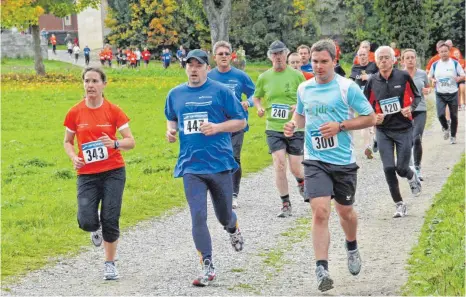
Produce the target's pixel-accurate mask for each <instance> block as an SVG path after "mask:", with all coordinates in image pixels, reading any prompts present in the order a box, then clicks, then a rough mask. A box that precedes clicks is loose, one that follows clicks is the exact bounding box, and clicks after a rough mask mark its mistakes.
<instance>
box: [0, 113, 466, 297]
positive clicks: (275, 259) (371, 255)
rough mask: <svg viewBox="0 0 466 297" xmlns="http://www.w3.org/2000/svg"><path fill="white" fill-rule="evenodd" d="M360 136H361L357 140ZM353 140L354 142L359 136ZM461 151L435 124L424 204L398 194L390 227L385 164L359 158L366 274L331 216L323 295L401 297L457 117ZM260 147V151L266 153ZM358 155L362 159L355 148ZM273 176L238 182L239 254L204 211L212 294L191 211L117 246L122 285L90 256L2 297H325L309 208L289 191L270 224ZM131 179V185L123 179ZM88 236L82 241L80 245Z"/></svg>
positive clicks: (428, 144) (130, 233)
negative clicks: (350, 266)
mask: <svg viewBox="0 0 466 297" xmlns="http://www.w3.org/2000/svg"><path fill="white" fill-rule="evenodd" d="M356 133H359V132H356ZM356 136H357V138H360V137H358V136H359V134H356ZM458 136H459V137H458V144H457V145H450V144H449V143H448V142H447V141H443V140H442V134H441V131H440V127H439V124H438V123H437V122H435V123H434V126H433V128H432V129H430V130H428V131H427V132H426V135H425V137H424V160H423V174H424V177H425V181H424V183H423V194H422V195H421V196H420V197H418V198H411V195H410V194H409V193H410V191H409V187H408V184H407V182H406V181H401V183H400V184H401V188H402V193H403V195H404V197H405V201H407V203H408V216H407V217H405V218H402V219H392V218H391V216H392V213H393V212H394V204H393V202H392V201H391V198H390V196H389V191H388V186H387V185H386V183H385V179H384V175H383V171H382V164H381V161H380V159H379V156H378V155H377V156H376V158H375V159H373V160H366V159H364V158H363V157H362V156H361V155H362V154H361V155H359V156H358V164H359V166H360V167H361V169H360V171H359V180H358V191H357V198H356V201H357V202H356V204H355V206H356V209H357V211H358V213H359V237H358V238H359V240H358V242H359V245H360V250H361V255H362V258H363V269H362V271H361V273H360V275H359V276H357V277H353V276H351V275H350V273H349V272H348V270H347V268H346V262H345V261H346V253H345V251H344V245H343V244H344V236H343V232H342V231H341V228H340V226H339V223H338V219H337V216H336V214H335V213H334V212H333V213H332V217H331V222H330V228H331V231H330V232H331V235H332V239H331V240H332V242H331V249H330V262H329V266H330V273H331V275H332V278H333V279H334V281H335V287H336V288H335V289H334V290H331V291H328V292H326V293H325V295H398V294H400V292H399V289H400V287H401V286H402V285H403V284H404V283H405V281H406V279H407V276H408V275H407V272H406V271H405V269H404V267H405V265H406V261H407V258H408V256H409V251H410V249H411V248H412V246H413V245H415V244H416V242H417V238H418V236H419V231H420V228H421V226H422V224H423V218H424V213H425V211H426V210H427V209H428V208H429V206H430V204H431V200H432V198H433V195H434V194H435V193H437V192H439V191H440V189H441V187H442V185H443V183H444V182H445V180H446V178H447V177H448V176H449V174H450V172H451V169H452V166H453V165H454V164H455V163H456V162H458V160H459V159H460V157H461V154H462V153H463V152H464V114H463V113H460V127H459V131H458ZM264 145H265V144H264ZM357 148H358V152H362V149H361V144H360V143H357ZM272 176H273V172H272V169H271V168H270V167H269V168H266V169H265V170H263V171H261V172H259V173H257V174H254V175H251V176H249V177H248V178H245V179H243V182H242V189H241V194H242V195H241V196H240V208H239V209H238V211H237V213H238V217H239V223H240V227H241V230H242V232H243V234H244V237H245V241H246V245H245V249H244V250H243V251H242V252H240V253H236V252H234V251H233V249H232V247H231V246H230V244H229V237H228V235H227V234H226V232H225V231H224V230H223V228H222V227H221V226H220V224H218V223H217V222H216V220H215V216H214V214H213V210H212V207H211V205H209V228H210V231H211V235H212V238H213V248H214V263H215V264H216V267H217V275H218V280H217V281H216V282H215V283H214V284H213V285H212V286H209V287H206V288H196V287H193V286H191V281H192V279H193V277H194V276H196V275H197V274H198V273H199V269H200V265H199V262H198V257H197V253H196V251H195V248H194V244H193V241H192V238H191V230H190V228H191V223H190V215H189V210H187V209H181V210H179V211H178V212H176V213H175V214H172V215H167V216H166V217H164V218H159V219H154V220H151V221H146V222H142V223H140V224H139V225H137V226H135V227H134V228H131V229H130V230H127V231H126V232H123V234H122V236H121V239H120V246H119V254H118V261H117V265H118V269H119V271H120V275H121V278H120V280H118V281H104V280H103V279H102V276H103V249H102V248H94V247H86V248H84V249H83V252H82V253H81V254H79V255H78V256H75V257H72V258H63V259H60V260H59V261H58V263H56V264H52V265H50V266H49V267H46V268H44V269H42V270H39V271H35V272H31V273H30V274H28V275H27V276H25V277H23V278H22V279H21V281H20V282H18V283H17V284H12V285H8V286H6V287H3V289H4V290H3V291H2V295H42V296H50V295H74V296H76V295H89V296H90V295H164V296H168V295H170V296H171V295H196V296H199V295H215V296H220V295H221V296H225V295H228V296H232V295H256V294H258V295H287V296H298V295H306V296H309V295H321V293H320V292H318V291H317V289H316V282H315V276H314V268H315V264H314V258H313V250H312V244H311V238H310V208H309V205H308V204H306V203H304V202H302V199H301V197H300V196H299V194H298V191H297V189H296V188H295V184H294V182H292V183H290V189H291V193H290V194H291V201H292V203H293V207H294V209H293V210H294V215H293V216H292V217H290V218H286V219H279V218H276V213H277V212H278V210H279V206H280V200H279V198H278V195H277V193H276V191H275V186H274V180H273V178H272ZM129 178H131V177H129ZM83 236H84V235H83Z"/></svg>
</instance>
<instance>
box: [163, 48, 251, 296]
mask: <svg viewBox="0 0 466 297" xmlns="http://www.w3.org/2000/svg"><path fill="white" fill-rule="evenodd" d="M186 61H187V67H186V74H187V76H188V83H185V84H181V85H179V86H177V87H175V88H174V89H172V90H170V92H169V93H168V96H167V101H166V104H165V116H166V118H167V133H166V138H167V140H168V142H175V141H176V139H177V136H176V134H177V132H178V131H179V137H180V153H179V157H178V162H177V164H176V167H175V177H183V183H184V190H185V195H186V200H187V201H188V204H189V209H190V211H191V219H192V235H193V239H194V244H195V246H196V249H197V250H198V252H199V254H200V255H201V261H202V264H203V272H202V274H201V275H199V277H197V278H196V279H195V280H194V281H193V285H195V286H202V287H203V286H206V285H208V284H209V283H210V282H211V281H213V280H214V279H215V268H214V266H213V263H212V241H211V237H210V233H209V229H208V228H207V191H209V192H210V196H211V198H212V204H213V206H214V211H215V215H216V216H217V219H218V220H219V222H220V223H221V224H222V225H223V226H224V228H225V230H226V231H227V232H228V233H229V234H230V241H231V245H232V246H233V247H234V249H235V250H236V251H241V250H242V249H243V236H242V235H241V232H240V230H239V228H238V221H237V217H236V214H235V212H234V211H233V210H232V201H231V199H232V195H233V182H232V171H233V170H235V169H236V168H238V164H237V163H236V162H235V159H234V158H233V150H232V147H231V137H230V133H233V132H236V131H239V130H241V129H244V128H245V127H246V120H245V116H244V111H243V108H242V107H241V104H240V103H239V102H238V100H236V99H235V97H234V95H233V93H232V92H231V91H230V90H229V89H228V88H227V87H225V86H223V85H222V84H220V83H218V82H216V81H213V80H211V79H209V78H207V71H208V64H209V58H208V56H207V54H206V53H205V52H204V51H202V50H199V49H196V50H193V51H190V52H189V54H188V56H187V57H186Z"/></svg>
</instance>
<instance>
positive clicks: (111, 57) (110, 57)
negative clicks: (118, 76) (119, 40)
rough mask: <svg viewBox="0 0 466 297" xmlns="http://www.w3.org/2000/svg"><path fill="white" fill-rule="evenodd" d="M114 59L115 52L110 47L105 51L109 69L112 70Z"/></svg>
mask: <svg viewBox="0 0 466 297" xmlns="http://www.w3.org/2000/svg"><path fill="white" fill-rule="evenodd" d="M112 59H113V52H112V48H111V47H110V46H107V47H106V49H105V60H107V61H108V67H110V68H112Z"/></svg>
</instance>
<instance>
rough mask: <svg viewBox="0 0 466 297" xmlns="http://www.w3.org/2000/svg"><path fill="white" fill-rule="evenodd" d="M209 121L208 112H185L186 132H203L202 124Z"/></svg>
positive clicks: (184, 124) (184, 123)
mask: <svg viewBox="0 0 466 297" xmlns="http://www.w3.org/2000/svg"><path fill="white" fill-rule="evenodd" d="M207 122H209V117H208V114H207V112H192V113H185V114H183V126H184V129H183V131H184V134H194V133H201V124H202V123H207Z"/></svg>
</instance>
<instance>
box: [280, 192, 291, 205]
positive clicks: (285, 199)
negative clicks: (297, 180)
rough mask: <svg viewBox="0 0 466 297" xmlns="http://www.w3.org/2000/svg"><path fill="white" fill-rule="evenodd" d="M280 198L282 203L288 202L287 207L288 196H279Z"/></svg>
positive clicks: (289, 203)
mask: <svg viewBox="0 0 466 297" xmlns="http://www.w3.org/2000/svg"><path fill="white" fill-rule="evenodd" d="M280 198H282V203H285V202H288V205H291V202H290V195H289V194H286V195H285V196H280Z"/></svg>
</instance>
